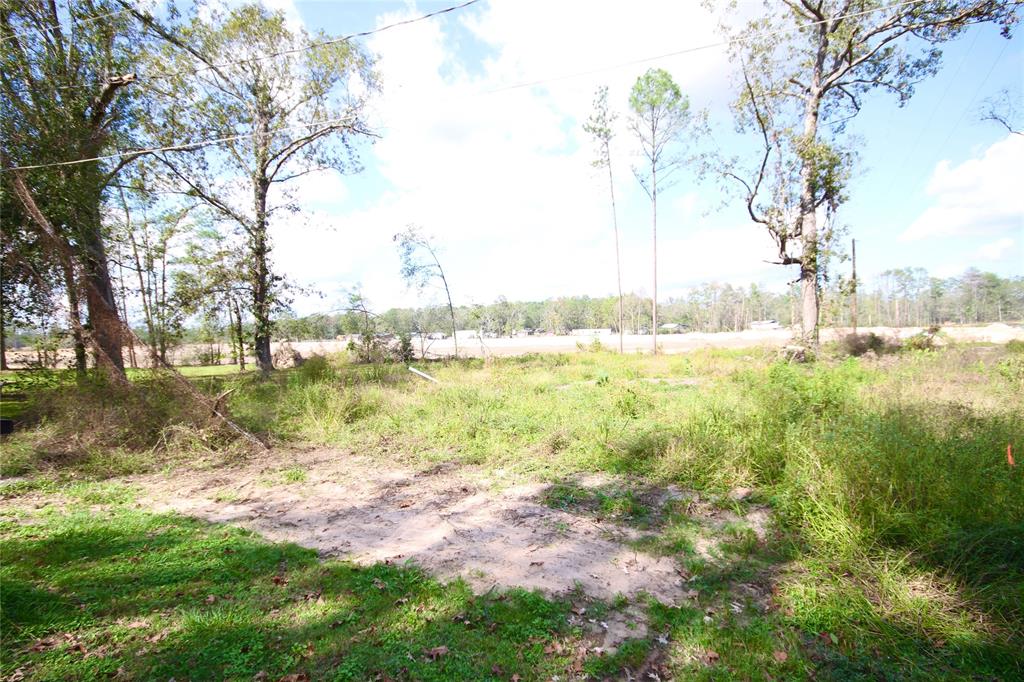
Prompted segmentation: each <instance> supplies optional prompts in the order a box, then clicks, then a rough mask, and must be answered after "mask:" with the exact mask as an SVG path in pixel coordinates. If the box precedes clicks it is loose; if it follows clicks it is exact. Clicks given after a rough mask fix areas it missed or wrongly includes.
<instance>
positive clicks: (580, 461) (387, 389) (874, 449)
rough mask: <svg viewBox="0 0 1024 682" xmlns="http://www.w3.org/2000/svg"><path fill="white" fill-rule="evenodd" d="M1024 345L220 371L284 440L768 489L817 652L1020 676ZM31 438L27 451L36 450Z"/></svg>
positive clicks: (826, 665)
mask: <svg viewBox="0 0 1024 682" xmlns="http://www.w3.org/2000/svg"><path fill="white" fill-rule="evenodd" d="M826 357H827V354H826ZM1021 357H1022V355H1021V353H1020V352H1019V349H1017V348H1016V347H1013V348H1008V349H1002V350H994V351H993V350H986V349H983V348H955V347H954V348H940V349H934V348H931V347H923V348H917V349H909V350H903V351H900V352H899V353H896V354H887V355H880V356H878V357H869V358H867V359H865V358H849V359H845V360H823V361H819V362H818V363H817V364H811V365H795V364H789V363H786V362H780V361H777V360H776V358H775V356H774V354H773V352H771V351H751V350H745V351H715V352H701V353H694V354H690V355H687V356H674V357H673V356H667V357H666V356H662V357H656V358H655V357H650V356H640V355H636V356H630V355H625V356H620V355H616V354H613V353H609V352H606V351H603V350H600V349H595V350H591V351H589V352H583V353H579V354H576V355H572V356H566V355H541V356H527V357H521V358H509V359H492V360H488V361H486V362H485V361H481V360H467V361H459V362H443V363H442V362H438V363H431V364H429V365H422V366H421V369H425V370H426V371H428V372H429V373H430V374H431V375H432V376H434V377H436V378H437V379H438V381H439V382H440V383H439V384H433V383H429V382H426V381H425V380H422V379H420V378H418V377H416V376H414V375H412V374H411V373H410V372H408V371H407V370H406V368H405V367H404V366H400V365H376V366H360V365H351V364H347V363H344V362H342V361H340V360H334V359H314V360H312V361H308V362H307V363H306V364H305V365H303V366H302V367H300V368H297V369H295V370H291V371H287V372H280V373H277V374H275V375H274V376H273V377H271V378H270V379H269V380H261V379H260V378H259V377H256V376H236V377H211V378H207V379H205V380H204V381H205V382H206V383H204V384H203V386H204V390H206V391H207V392H209V393H210V394H211V395H218V394H220V393H222V392H223V391H225V390H227V389H230V388H233V389H234V392H233V393H232V394H231V395H230V396H229V398H228V404H229V406H230V412H231V414H232V415H233V417H234V418H236V419H237V420H238V421H239V423H241V424H242V425H244V426H245V427H246V428H248V429H251V430H252V431H254V432H257V433H259V434H261V435H262V436H263V437H265V438H267V439H271V440H278V441H281V442H285V443H289V442H291V443H314V444H324V445H332V446H338V447H340V448H344V449H350V450H353V451H359V452H361V453H369V454H374V453H376V454H378V455H380V456H382V457H399V458H405V459H416V460H422V461H455V462H462V463H465V464H470V465H474V466H477V467H479V468H482V469H485V470H487V471H488V472H489V473H490V474H491V477H492V480H494V481H495V485H499V486H500V485H511V484H514V483H516V482H519V481H522V480H537V479H539V480H545V481H551V482H560V481H566V480H568V479H569V478H570V477H571V476H572V475H574V474H579V473H585V472H605V473H608V474H615V475H619V476H624V477H626V478H628V479H630V480H635V481H637V482H638V483H640V484H641V485H644V486H656V485H665V484H669V483H672V484H675V485H677V486H682V487H690V488H695V489H698V490H700V491H702V493H704V492H706V493H710V494H716V495H724V494H725V493H727V492H728V491H729V490H731V489H733V488H735V487H737V486H746V487H752V488H755V489H756V490H757V491H758V495H759V497H760V498H761V499H764V500H767V501H769V502H770V505H771V507H772V511H773V514H774V517H775V520H776V524H777V526H778V530H779V532H780V533H781V535H782V537H783V538H784V539H785V542H786V543H787V545H789V546H791V547H792V548H793V551H792V552H790V553H789V554H787V557H788V558H787V560H786V562H785V565H784V567H783V566H782V565H781V564H780V565H779V566H778V567H776V569H774V573H773V578H772V582H773V590H774V595H775V596H774V602H773V603H774V606H775V608H777V609H778V610H779V612H780V613H781V614H783V616H784V618H783V620H784V622H785V623H786V624H787V625H788V626H789V627H792V628H794V631H795V632H797V633H799V636H800V638H801V641H802V646H803V648H804V650H805V651H806V652H808V655H809V656H810V657H811V660H813V661H814V662H815V664H816V665H817V666H818V667H820V668H823V669H825V670H827V671H829V674H831V675H833V676H836V677H849V678H862V679H873V678H882V677H900V678H921V679H929V678H934V677H952V676H955V675H956V674H957V673H956V671H958V670H969V671H970V673H968V674H970V675H978V676H982V677H984V676H990V677H997V678H1004V679H1010V678H1014V677H1017V676H1020V675H1022V674H1024V669H1022V664H1021V663H1020V659H1019V655H1018V652H1019V651H1020V649H1021V647H1022V646H1024V635H1022V632H1024V606H1022V605H1024V472H1022V470H1021V466H1020V464H1019V463H1018V465H1017V466H1016V467H1012V466H1010V465H1009V463H1008V459H1007V446H1008V445H1011V444H1012V446H1013V447H1015V448H1018V452H1019V451H1020V450H1024V448H1022V447H1021V445H1020V444H1021V443H1024V419H1022V415H1024V397H1022V395H1024V391H1021V390H1020V387H1021V385H1022V384H1021V383H1020V382H1021V377H1022V376H1024V374H1022V373H1021V372H1019V371H1018V370H1019V365H1020V358H1021ZM60 390H66V391H69V393H68V396H74V395H78V396H79V398H78V399H79V400H80V399H81V396H83V395H86V396H92V397H90V398H89V400H90V401H91V402H90V403H89V405H90V408H89V414H99V415H102V416H103V418H104V420H106V421H104V422H103V423H107V421H109V423H110V424H111V425H112V426H111V428H109V429H106V430H103V431H102V433H103V434H106V435H104V436H103V437H102V438H101V439H98V440H96V444H95V447H94V448H92V449H93V450H95V451H104V452H108V453H113V452H126V453H133V452H141V451H146V452H151V451H152V449H153V448H154V447H156V446H157V444H159V442H160V438H161V434H165V433H167V428H168V426H169V425H171V424H175V425H177V428H183V429H186V430H187V429H188V427H187V424H188V420H187V419H182V418H180V417H178V416H175V412H174V410H173V408H172V406H168V405H166V404H161V403H159V402H157V404H155V405H154V404H151V403H149V402H141V403H133V402H131V401H128V402H127V403H126V404H120V402H119V401H113V400H109V396H108V395H106V394H101V393H97V394H88V393H86V394H83V393H81V392H80V391H82V389H81V388H79V387H75V388H67V387H65V388H63V389H60ZM75 391H79V393H77V394H75V393H74V392H75ZM57 397H58V398H60V397H61V395H60V394H59V393H58V394H57ZM139 400H143V401H144V400H145V399H143V398H140V399H139ZM47 410H48V411H44V412H41V413H40V416H39V424H40V426H39V428H38V430H37V431H36V432H35V433H36V437H39V438H45V439H50V440H51V442H52V441H53V440H55V439H60V438H74V437H79V438H87V437H94V436H90V435H89V434H80V435H79V436H75V428H78V429H80V430H81V424H82V423H88V422H83V421H82V417H75V416H74V415H76V414H77V413H76V412H75V411H74V409H73V405H72V406H69V405H67V404H66V403H60V402H59V401H55V402H53V403H51V404H50V407H48V408H47ZM61 410H65V413H64V414H69V415H72V417H70V418H68V417H62V416H61ZM154 415H155V416H154ZM83 416H84V413H83ZM135 421H137V422H139V423H138V424H137V425H136V428H135V429H134V430H132V431H131V432H128V431H126V430H125V426H124V425H127V424H129V423H132V422H135ZM76 424H77V427H76V426H75V425H76ZM118 424H120V425H121V426H117V425H118ZM24 437H27V434H26V436H24ZM27 442H28V441H22V442H21V444H20V445H17V447H19V448H22V450H21V451H20V452H21V453H22V454H20V455H15V457H14V458H13V459H14V460H15V461H23V462H29V461H30V460H31V459H32V457H33V456H34V455H33V454H32V452H33V451H32V448H31V446H30V445H26V443H27ZM211 447H212V448H213V449H216V446H215V445H214V446H211ZM5 449H6V447H5ZM87 449H88V448H87ZM19 457H20V458H21V459H20V460H19V459H18V458H19ZM128 459H129V460H131V457H130V456H129V457H128ZM1019 459H1020V455H1019V454H1018V460H1019ZM30 464H31V463H30ZM5 466H10V465H8V464H5ZM25 466H29V465H25ZM15 468H17V467H15ZM111 469H117V470H124V469H130V467H123V466H111ZM294 478H295V480H296V481H299V480H300V479H301V476H300V475H299V474H295V477H294ZM552 490H553V492H552V493H551V495H553V496H554V500H553V502H554V503H555V504H564V505H565V506H566V508H568V507H570V506H573V505H575V506H576V507H578V508H581V509H585V510H587V511H588V513H592V514H600V515H607V516H609V517H612V518H618V519H620V520H625V521H627V522H629V523H632V524H634V525H638V526H641V527H653V528H655V529H657V528H658V523H657V519H652V518H651V517H649V515H648V512H647V510H646V508H645V507H644V506H643V504H642V500H641V498H638V497H636V496H634V495H632V494H631V493H630V492H629V491H619V490H616V491H604V492H599V493H594V492H593V491H590V492H586V491H582V492H581V491H580V490H577V489H574V488H571V487H566V486H564V485H563V486H562V487H556V488H553V489H552ZM669 530H670V529H669V528H668V527H666V529H664V530H663V532H669ZM738 540H739V541H740V544H743V543H747V544H749V542H747V540H749V539H743V538H739V539H738ZM685 542H686V537H685V536H684V535H681V536H680V538H678V539H677V540H676V543H677V544H679V545H680V546H682V545H683V544H685ZM669 544H671V543H669ZM749 550H750V548H749V547H748V548H747V549H745V550H744V551H747V552H749ZM687 627H690V626H689V625H685V624H680V625H679V628H680V631H684V630H685V629H686V628H687ZM823 636H824V639H823ZM638 646H639V645H638ZM627 653H628V652H627ZM634 653H635V652H634ZM680 665H683V664H680ZM687 665H688V664H687ZM679 669H682V668H679Z"/></svg>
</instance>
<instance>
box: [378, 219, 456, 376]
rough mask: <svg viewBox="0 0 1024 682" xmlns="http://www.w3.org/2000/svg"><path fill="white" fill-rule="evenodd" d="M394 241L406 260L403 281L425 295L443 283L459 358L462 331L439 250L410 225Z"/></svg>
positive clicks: (420, 231) (403, 264) (403, 260)
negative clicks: (456, 321)
mask: <svg viewBox="0 0 1024 682" xmlns="http://www.w3.org/2000/svg"><path fill="white" fill-rule="evenodd" d="M393 241H395V242H397V243H398V255H399V258H401V260H402V279H403V280H405V282H406V284H408V285H409V286H415V287H416V288H417V289H418V290H420V291H423V289H424V288H426V287H427V286H428V285H429V284H430V283H431V282H432V281H434V280H439V281H440V282H441V285H442V286H443V287H444V295H445V296H446V297H447V299H448V315H449V316H450V317H451V323H452V343H453V344H455V346H454V347H455V357H458V356H459V340H458V338H457V336H458V335H457V334H456V332H457V331H458V329H457V327H456V325H455V308H454V307H453V306H452V292H451V290H450V289H449V288H448V278H447V277H445V274H444V268H443V267H441V261H440V260H438V258H437V247H436V246H435V245H434V242H433V240H431V239H430V238H429V237H426V236H424V235H423V232H422V230H420V228H419V227H417V226H415V225H409V226H408V227H406V229H405V232H399V233H398V234H396V235H395V236H394V237H393ZM424 256H426V257H425V258H424Z"/></svg>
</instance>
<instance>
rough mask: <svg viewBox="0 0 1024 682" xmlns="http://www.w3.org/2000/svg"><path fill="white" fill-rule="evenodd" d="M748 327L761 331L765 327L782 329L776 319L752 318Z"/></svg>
mask: <svg viewBox="0 0 1024 682" xmlns="http://www.w3.org/2000/svg"><path fill="white" fill-rule="evenodd" d="M750 328H751V329H753V330H756V331H763V330H766V329H782V325H781V324H779V322H778V320H754V321H753V322H751V323H750Z"/></svg>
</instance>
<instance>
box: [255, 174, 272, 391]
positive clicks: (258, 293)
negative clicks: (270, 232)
mask: <svg viewBox="0 0 1024 682" xmlns="http://www.w3.org/2000/svg"><path fill="white" fill-rule="evenodd" d="M255 184H256V188H255V190H256V192H255V194H256V197H255V199H256V223H255V225H254V226H253V231H252V234H251V239H252V257H253V269H254V272H253V283H252V284H253V287H252V293H253V300H252V302H253V306H252V316H253V326H254V327H255V333H254V335H253V336H254V343H253V346H254V349H255V351H256V365H257V366H258V367H259V368H260V371H261V372H264V373H266V372H270V371H271V370H273V369H274V358H273V356H272V355H271V353H270V333H271V331H272V323H271V320H270V268H269V266H268V264H267V255H268V253H269V251H270V247H269V244H268V243H267V190H268V189H269V186H270V182H269V181H268V180H267V179H266V178H260V179H258V180H257V182H256V183H255Z"/></svg>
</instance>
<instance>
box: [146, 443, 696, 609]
mask: <svg viewBox="0 0 1024 682" xmlns="http://www.w3.org/2000/svg"><path fill="white" fill-rule="evenodd" d="M276 457H277V459H276V461H274V462H273V463H272V464H271V463H270V462H269V461H268V460H264V461H263V463H262V464H260V463H253V464H249V465H246V466H244V467H241V468H238V469H235V470H232V471H230V473H228V472H226V471H225V470H223V469H221V470H219V471H218V472H216V473H214V472H209V473H204V472H194V473H190V474H188V475H186V477H184V478H182V477H181V475H180V474H174V475H172V476H170V477H168V476H162V475H161V476H147V477H140V478H136V479H134V482H135V483H136V484H138V485H140V486H141V487H142V490H143V493H142V502H143V503H144V504H146V506H150V507H153V508H154V509H156V510H160V511H174V512H179V513H183V514H188V515H191V516H196V517H199V518H203V519H206V520H208V521H212V522H219V523H233V524H237V525H240V526H243V527H246V528H249V529H252V530H254V531H257V532H259V533H260V534H261V535H264V536H265V537H268V538H270V539H273V540H281V541H290V542H295V543H297V544H300V545H303V546H306V547H310V548H314V549H316V550H318V551H320V552H321V553H322V554H323V555H327V556H338V557H343V558H346V559H349V560H352V561H355V562H357V563H362V564H372V563H376V562H379V561H392V562H402V561H407V560H409V561H414V562H416V563H417V564H418V565H420V566H421V567H423V568H424V569H426V570H428V571H430V572H431V573H433V574H434V575H437V576H438V577H441V578H444V579H449V578H455V577H461V578H463V579H465V580H466V581H467V582H468V583H469V584H471V585H472V586H473V587H474V588H475V589H477V590H481V591H483V590H487V589H491V588H493V587H498V588H505V587H525V588H527V589H539V590H541V591H543V592H545V593H548V594H565V593H568V592H571V591H573V590H582V591H583V592H585V593H586V594H587V595H588V596H590V597H593V598H597V599H601V600H611V599H613V598H614V597H615V596H616V595H619V594H622V595H625V596H627V597H635V596H636V595H638V594H639V593H641V592H645V593H647V594H650V595H651V596H653V597H655V598H657V599H658V600H660V601H662V602H664V603H667V604H680V603H683V600H684V597H683V593H684V584H683V580H682V578H681V577H680V574H679V573H678V572H677V565H676V563H675V561H674V560H673V559H672V558H668V557H654V556H650V555H647V554H644V553H643V552H638V551H636V550H634V549H632V548H630V547H627V546H626V545H624V544H622V543H620V542H618V541H617V540H616V539H615V538H616V537H617V536H621V535H623V534H625V533H624V532H623V531H624V529H622V528H619V527H618V526H616V525H615V524H613V523H610V522H602V521H598V520H595V519H593V518H587V517H581V516H578V515H574V514H571V513H568V512H566V511H563V510H559V509H552V508H550V507H548V506H545V505H544V504H543V503H542V502H541V500H540V497H541V493H542V491H543V490H544V488H545V486H544V485H543V484H527V485H519V486H515V487H511V488H507V489H505V490H502V491H500V492H495V491H493V490H492V489H491V486H490V485H489V484H488V482H487V481H486V480H481V479H480V478H479V477H476V478H474V476H473V475H472V472H468V473H467V471H466V470H465V469H462V468H459V469H454V468H449V467H434V468H432V469H430V470H419V471H417V470H415V469H412V468H396V469H389V468H386V467H382V466H381V465H380V463H379V462H377V461H374V460H371V459H369V458H362V457H355V456H351V455H346V454H344V453H339V452H333V451H318V452H313V453H300V454H297V455H294V456H292V457H291V458H290V459H289V460H288V461H283V458H282V457H281V454H280V453H277V455H276ZM296 466H298V467H301V468H302V469H303V470H304V471H305V472H306V476H305V480H304V481H302V482H297V483H290V484H284V483H281V480H282V478H281V471H282V470H284V469H286V468H289V467H290V468H295V467H296Z"/></svg>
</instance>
